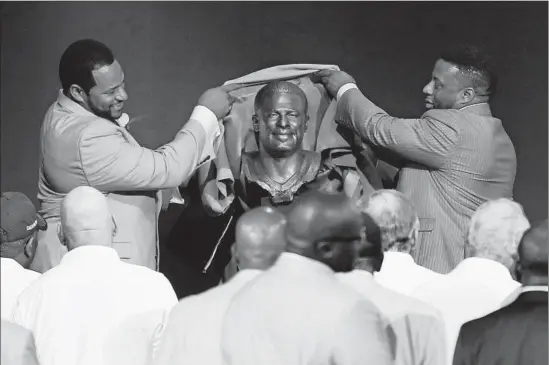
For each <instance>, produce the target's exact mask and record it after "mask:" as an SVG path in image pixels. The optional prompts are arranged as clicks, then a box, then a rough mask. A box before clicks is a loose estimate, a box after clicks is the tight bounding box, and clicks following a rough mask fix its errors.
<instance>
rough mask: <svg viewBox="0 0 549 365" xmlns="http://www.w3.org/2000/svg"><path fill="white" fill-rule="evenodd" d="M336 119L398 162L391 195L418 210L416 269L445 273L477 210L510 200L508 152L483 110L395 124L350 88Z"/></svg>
mask: <svg viewBox="0 0 549 365" xmlns="http://www.w3.org/2000/svg"><path fill="white" fill-rule="evenodd" d="M336 120H343V121H346V124H347V123H350V122H352V124H353V125H355V126H356V127H357V129H358V132H359V133H360V135H361V137H362V139H363V140H364V141H366V142H367V143H369V144H370V145H372V146H375V147H378V148H383V149H386V150H389V151H391V152H392V153H396V154H397V155H399V156H400V157H402V158H404V159H405V163H404V165H403V167H402V169H401V170H400V176H399V181H398V185H397V190H399V191H401V192H402V193H404V194H406V195H407V196H408V197H410V198H411V200H412V202H413V204H414V205H415V207H416V209H417V211H418V215H419V218H420V224H421V226H420V236H419V242H418V249H417V251H416V253H415V257H414V258H415V260H416V262H417V263H418V264H420V265H422V266H425V267H427V268H429V269H432V270H434V271H437V272H440V273H447V272H449V271H450V270H452V269H453V268H454V267H455V266H456V265H457V264H458V263H459V262H460V261H461V260H463V259H464V237H465V233H466V231H467V226H468V224H469V220H470V218H471V215H472V214H473V213H474V212H475V210H476V209H477V208H478V206H479V205H481V204H482V203H484V202H486V201H487V200H492V199H497V198H512V196H513V184H514V180H515V174H516V168H517V162H516V155H515V149H514V147H513V143H512V142H511V140H510V138H509V136H508V135H507V133H506V132H505V130H504V129H503V126H502V124H501V121H500V120H499V119H497V118H494V117H492V113H491V111H490V107H489V106H488V104H486V103H482V104H477V105H474V106H470V107H466V108H463V109H460V110H453V109H444V110H443V109H436V110H429V111H427V112H426V113H424V114H423V115H422V116H421V118H418V119H401V118H394V117H391V116H389V115H388V114H387V113H386V112H385V111H383V110H382V109H380V108H378V107H377V106H376V105H374V104H373V103H372V102H371V101H369V100H368V99H367V98H366V97H365V96H364V95H363V94H362V93H361V92H360V91H359V90H357V89H351V90H348V91H346V92H345V93H344V94H343V95H342V97H341V99H340V100H339V101H338V108H337V113H336Z"/></svg>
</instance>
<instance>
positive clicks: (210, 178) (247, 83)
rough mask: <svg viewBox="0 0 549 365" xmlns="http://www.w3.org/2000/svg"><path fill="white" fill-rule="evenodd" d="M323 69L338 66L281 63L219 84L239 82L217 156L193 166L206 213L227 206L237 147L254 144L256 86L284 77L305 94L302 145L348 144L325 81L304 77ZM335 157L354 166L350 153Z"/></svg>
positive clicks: (237, 160) (250, 148) (317, 148)
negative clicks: (306, 118) (305, 124)
mask: <svg viewBox="0 0 549 365" xmlns="http://www.w3.org/2000/svg"><path fill="white" fill-rule="evenodd" d="M323 69H331V70H339V67H338V66H335V65H315V64H292V65H280V66H274V67H270V68H266V69H263V70H259V71H256V72H253V73H251V74H248V75H246V76H243V77H240V78H237V79H234V80H229V81H227V82H225V84H224V85H230V84H242V85H243V87H242V88H239V89H238V90H235V91H233V92H231V95H233V96H234V97H235V98H236V101H235V103H234V104H233V106H232V109H231V111H230V113H229V114H228V115H227V116H226V117H225V118H224V120H223V123H224V126H225V134H224V139H223V141H222V143H221V145H220V148H219V151H218V155H217V158H216V160H215V161H212V162H208V163H206V164H205V165H203V166H202V167H200V168H199V170H198V181H199V184H200V185H199V186H200V191H201V198H202V203H203V205H204V207H205V208H206V210H207V211H208V212H209V213H210V214H212V215H219V214H223V213H225V212H226V211H227V209H228V208H229V206H230V205H231V203H232V202H233V200H234V198H235V196H234V189H233V187H234V182H235V177H238V176H240V166H241V156H242V152H251V151H257V150H258V149H259V148H258V145H257V143H256V139H255V135H254V132H253V126H252V115H253V114H254V100H255V96H256V94H257V92H258V91H259V89H261V88H262V87H263V86H264V85H265V84H267V83H268V82H270V81H277V80H286V81H289V82H292V83H295V84H296V85H298V86H299V87H300V88H301V89H302V90H303V91H304V92H305V95H306V96H307V101H308V113H309V125H308V129H307V131H306V133H305V136H304V138H303V146H302V148H303V149H305V150H311V151H318V152H320V151H323V150H326V149H331V148H341V147H349V143H348V142H347V141H346V140H345V139H344V138H343V137H342V136H341V135H340V134H339V133H338V132H337V131H336V127H337V125H336V123H334V117H335V111H336V102H335V100H331V98H330V96H329V95H328V93H327V91H326V90H325V89H324V86H322V85H321V84H314V83H313V82H312V81H311V80H310V78H309V77H310V75H311V74H313V73H315V72H317V71H319V70H323ZM337 163H338V164H339V165H345V166H355V161H354V158H353V156H351V155H347V156H345V157H343V158H340V159H338V160H337Z"/></svg>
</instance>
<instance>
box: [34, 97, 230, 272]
mask: <svg viewBox="0 0 549 365" xmlns="http://www.w3.org/2000/svg"><path fill="white" fill-rule="evenodd" d="M220 133H221V131H220V130H219V127H218V122H217V118H216V117H215V115H214V114H213V113H212V112H211V111H209V110H208V109H206V108H205V107H200V106H199V107H196V108H195V110H194V111H193V114H192V115H191V118H190V120H189V122H187V123H186V124H185V126H184V127H183V128H182V129H181V130H180V131H179V132H178V133H177V135H176V137H175V139H174V140H173V141H172V142H170V143H168V144H167V145H164V146H162V147H160V148H158V149H157V150H150V149H147V148H143V147H141V146H140V145H139V144H138V143H137V142H136V140H135V139H134V138H133V137H132V136H131V134H130V133H129V132H128V131H127V130H126V129H124V128H122V127H120V126H119V125H118V124H116V123H114V122H112V121H109V120H107V119H103V118H100V117H98V116H96V115H94V114H92V113H90V112H88V111H87V110H85V109H84V108H83V107H81V106H80V105H78V104H77V103H75V102H74V101H72V100H70V99H69V98H67V97H66V96H65V95H63V93H62V92H59V97H58V99H57V101H56V102H55V103H53V104H52V105H51V107H50V108H49V109H48V111H47V113H46V116H45V118H44V122H43V124H42V129H41V135H40V143H41V161H40V162H41V163H40V171H39V181H38V200H39V202H40V213H41V214H42V215H43V216H44V218H45V219H46V220H47V221H48V229H47V231H44V232H42V231H41V233H40V234H39V236H38V248H37V252H36V256H35V258H34V261H33V264H32V266H31V268H32V269H33V270H36V271H39V272H44V271H46V270H48V269H50V268H51V267H53V266H55V265H57V264H58V263H59V262H60V260H61V257H62V256H63V255H64V254H65V253H66V252H67V250H66V248H65V247H64V246H63V245H62V244H61V243H60V241H59V239H58V237H57V226H58V225H59V223H60V222H59V215H60V203H61V201H62V199H63V197H64V196H65V195H66V194H67V193H69V192H70V191H71V190H72V189H74V188H76V187H78V186H82V185H88V186H92V187H94V188H96V189H98V190H100V191H101V192H103V193H104V194H105V195H106V197H107V200H108V202H109V207H110V209H111V213H112V214H113V217H114V220H115V222H116V226H117V233H116V236H115V237H114V240H113V241H114V247H115V249H116V250H117V252H118V254H119V256H120V258H122V259H123V260H124V261H126V262H129V263H132V264H137V265H143V266H147V267H149V268H151V269H153V270H155V269H157V267H158V227H157V223H158V215H159V212H160V208H161V205H162V199H161V197H160V194H159V190H160V189H165V188H170V187H177V186H179V185H181V184H182V183H183V182H184V181H187V180H188V179H189V178H190V176H191V175H192V174H193V173H194V172H195V170H196V168H197V167H198V166H199V165H200V164H202V163H204V162H206V161H209V160H211V159H213V158H215V147H214V142H213V140H214V138H215V137H216V135H218V134H220Z"/></svg>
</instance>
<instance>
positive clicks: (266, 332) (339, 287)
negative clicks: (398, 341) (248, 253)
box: [221, 253, 392, 365]
mask: <svg viewBox="0 0 549 365" xmlns="http://www.w3.org/2000/svg"><path fill="white" fill-rule="evenodd" d="M221 343H222V351H223V355H224V360H225V363H226V364H231V365H257V364H269V365H287V364H292V365H301V364H302V365H305V364H315V365H327V364H338V365H351V364H357V365H358V364H364V363H365V362H366V363H369V364H378V365H381V364H392V354H391V349H390V344H389V339H388V334H387V331H386V329H385V322H384V321H383V319H382V317H381V313H380V312H379V310H378V309H377V308H376V307H375V306H374V305H373V304H372V303H370V302H369V301H366V300H364V299H363V298H362V297H361V296H360V295H359V294H358V293H356V292H355V291H354V290H351V289H350V288H347V287H345V286H344V285H343V284H342V283H340V282H339V281H338V280H337V278H336V277H335V275H334V272H333V271H332V270H331V269H330V268H329V267H328V266H326V265H324V264H322V263H320V262H318V261H314V260H311V259H308V258H305V257H302V256H300V255H296V254H292V253H283V254H282V255H281V256H280V257H279V259H278V260H277V262H276V263H275V265H274V266H273V267H272V268H271V269H269V270H267V271H266V272H265V273H263V274H262V275H260V276H258V277H257V278H256V279H255V280H253V281H251V282H249V283H248V285H246V286H245V287H244V288H242V289H241V290H240V291H239V292H238V293H237V294H236V295H235V296H234V298H233V301H232V303H231V305H230V307H229V309H228V311H227V312H226V315H225V319H224V323H223V334H222V341H221Z"/></svg>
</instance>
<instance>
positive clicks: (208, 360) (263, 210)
mask: <svg viewBox="0 0 549 365" xmlns="http://www.w3.org/2000/svg"><path fill="white" fill-rule="evenodd" d="M285 224H286V218H285V217H284V215H283V214H282V213H279V212H277V211H275V210H274V209H273V208H271V207H258V208H254V209H252V210H249V211H248V212H246V213H244V214H243V215H242V216H241V218H240V219H239V220H238V222H237V224H236V243H235V244H234V245H233V250H234V255H235V258H236V261H237V264H238V267H239V269H240V271H238V273H237V274H236V275H235V276H234V277H233V278H232V279H231V280H230V281H228V282H227V283H226V284H223V285H221V286H218V287H215V288H212V289H210V290H208V291H206V292H205V293H203V294H199V295H194V296H191V297H187V298H185V299H183V300H182V301H180V302H179V304H178V305H177V306H176V307H175V308H174V309H173V310H172V312H171V314H170V319H169V321H168V325H167V327H166V331H165V333H164V335H163V337H162V340H161V345H160V349H159V351H158V356H157V358H156V360H155V364H158V365H164V364H165V365H170V364H189V365H191V364H196V365H202V364H208V365H216V364H218V365H221V364H222V363H223V359H222V354H221V351H220V347H219V344H220V342H221V331H222V324H223V316H224V314H225V311H226V310H227V308H228V307H229V304H230V301H231V299H232V297H233V296H234V295H235V294H236V293H237V292H238V291H239V290H240V289H241V288H242V287H243V286H244V285H245V284H246V283H248V282H249V281H250V280H252V279H254V278H255V277H256V276H257V275H259V274H260V273H261V272H262V271H263V270H266V269H268V268H269V267H271V266H272V265H273V263H274V262H275V261H276V259H277V258H278V256H279V255H280V253H281V252H282V251H283V250H284V248H285V239H284V227H285Z"/></svg>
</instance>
